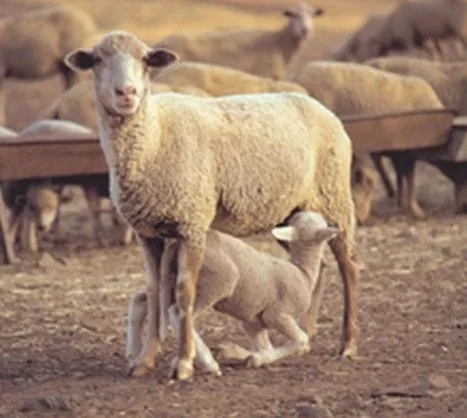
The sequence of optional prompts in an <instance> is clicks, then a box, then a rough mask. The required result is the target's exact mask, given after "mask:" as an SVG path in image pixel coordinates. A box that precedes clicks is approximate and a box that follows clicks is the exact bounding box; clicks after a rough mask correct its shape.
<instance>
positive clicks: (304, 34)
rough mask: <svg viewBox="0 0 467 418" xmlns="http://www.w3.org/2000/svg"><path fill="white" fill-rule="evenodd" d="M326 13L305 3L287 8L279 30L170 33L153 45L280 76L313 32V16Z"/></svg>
mask: <svg viewBox="0 0 467 418" xmlns="http://www.w3.org/2000/svg"><path fill="white" fill-rule="evenodd" d="M322 14H323V10H322V9H321V8H319V7H312V6H309V5H308V4H306V3H299V4H297V5H296V6H293V7H290V8H288V9H286V10H284V15H285V16H286V17H287V18H288V19H289V22H288V23H287V25H286V26H284V27H283V28H281V29H279V30H260V29H251V30H246V29H239V30H229V31H218V32H206V33H200V34H195V35H193V36H191V37H188V36H183V35H172V36H169V37H167V38H165V39H163V40H161V41H159V42H158V43H156V44H155V45H154V47H156V48H167V49H169V50H171V51H174V52H176V53H177V55H178V56H179V57H180V59H182V60H190V61H201V62H208V63H211V64H218V65H224V66H226V67H232V68H237V69H239V70H243V71H246V72H249V73H252V74H256V75H260V76H264V77H272V78H280V77H282V75H283V74H284V72H285V69H286V67H287V65H288V63H289V62H290V60H291V59H292V57H293V55H294V54H295V52H296V51H297V50H298V49H299V47H300V46H301V45H302V44H303V43H304V42H305V41H306V39H307V38H308V36H309V35H310V34H311V33H312V32H313V17H316V16H320V15H322Z"/></svg>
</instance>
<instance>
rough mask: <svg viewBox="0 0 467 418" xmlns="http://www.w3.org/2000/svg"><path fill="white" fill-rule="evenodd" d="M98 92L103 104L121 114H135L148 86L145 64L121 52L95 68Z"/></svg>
mask: <svg viewBox="0 0 467 418" xmlns="http://www.w3.org/2000/svg"><path fill="white" fill-rule="evenodd" d="M96 75H97V76H98V77H96V81H97V82H96V91H97V95H98V97H99V98H100V101H101V103H102V104H103V105H104V106H105V107H107V108H108V109H111V110H112V111H113V112H114V113H116V114H117V115H121V116H129V115H132V114H134V113H135V112H136V111H137V110H138V107H139V105H140V102H141V97H142V96H143V94H144V93H145V89H146V85H147V71H146V66H145V65H143V63H142V62H141V61H139V60H137V59H136V58H134V57H133V56H132V55H130V54H126V53H123V52H118V53H116V54H114V55H111V56H109V57H107V58H106V59H105V60H103V61H102V62H101V63H99V64H98V66H97V67H96Z"/></svg>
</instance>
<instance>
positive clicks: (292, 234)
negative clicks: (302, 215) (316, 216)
mask: <svg viewBox="0 0 467 418" xmlns="http://www.w3.org/2000/svg"><path fill="white" fill-rule="evenodd" d="M271 234H272V235H273V236H274V238H276V239H277V240H279V241H286V242H291V241H294V240H295V239H296V238H297V230H296V229H295V227H293V226H278V227H276V228H274V229H273V230H272V231H271Z"/></svg>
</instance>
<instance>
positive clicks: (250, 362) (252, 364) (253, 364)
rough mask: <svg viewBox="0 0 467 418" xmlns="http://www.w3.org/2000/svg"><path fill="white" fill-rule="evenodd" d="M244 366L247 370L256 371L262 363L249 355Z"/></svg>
mask: <svg viewBox="0 0 467 418" xmlns="http://www.w3.org/2000/svg"><path fill="white" fill-rule="evenodd" d="M245 366H246V368H248V369H257V368H259V367H261V366H262V363H261V361H260V359H259V358H258V357H257V356H255V355H254V354H250V355H249V356H248V357H247V358H246V360H245Z"/></svg>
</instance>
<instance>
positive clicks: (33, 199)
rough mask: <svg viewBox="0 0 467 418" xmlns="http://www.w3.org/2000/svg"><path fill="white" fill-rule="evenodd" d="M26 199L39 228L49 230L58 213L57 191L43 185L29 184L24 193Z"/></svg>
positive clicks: (44, 230)
mask: <svg viewBox="0 0 467 418" xmlns="http://www.w3.org/2000/svg"><path fill="white" fill-rule="evenodd" d="M26 201H27V209H28V210H29V211H30V212H31V214H32V216H33V218H34V219H35V221H36V223H37V227H38V228H39V230H41V231H43V232H49V231H50V229H51V228H52V224H53V222H54V220H55V218H56V217H57V213H58V206H59V203H60V202H59V198H58V195H57V193H55V192H54V191H53V190H51V189H49V188H47V187H45V186H31V187H30V188H29V189H28V191H27V193H26Z"/></svg>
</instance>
